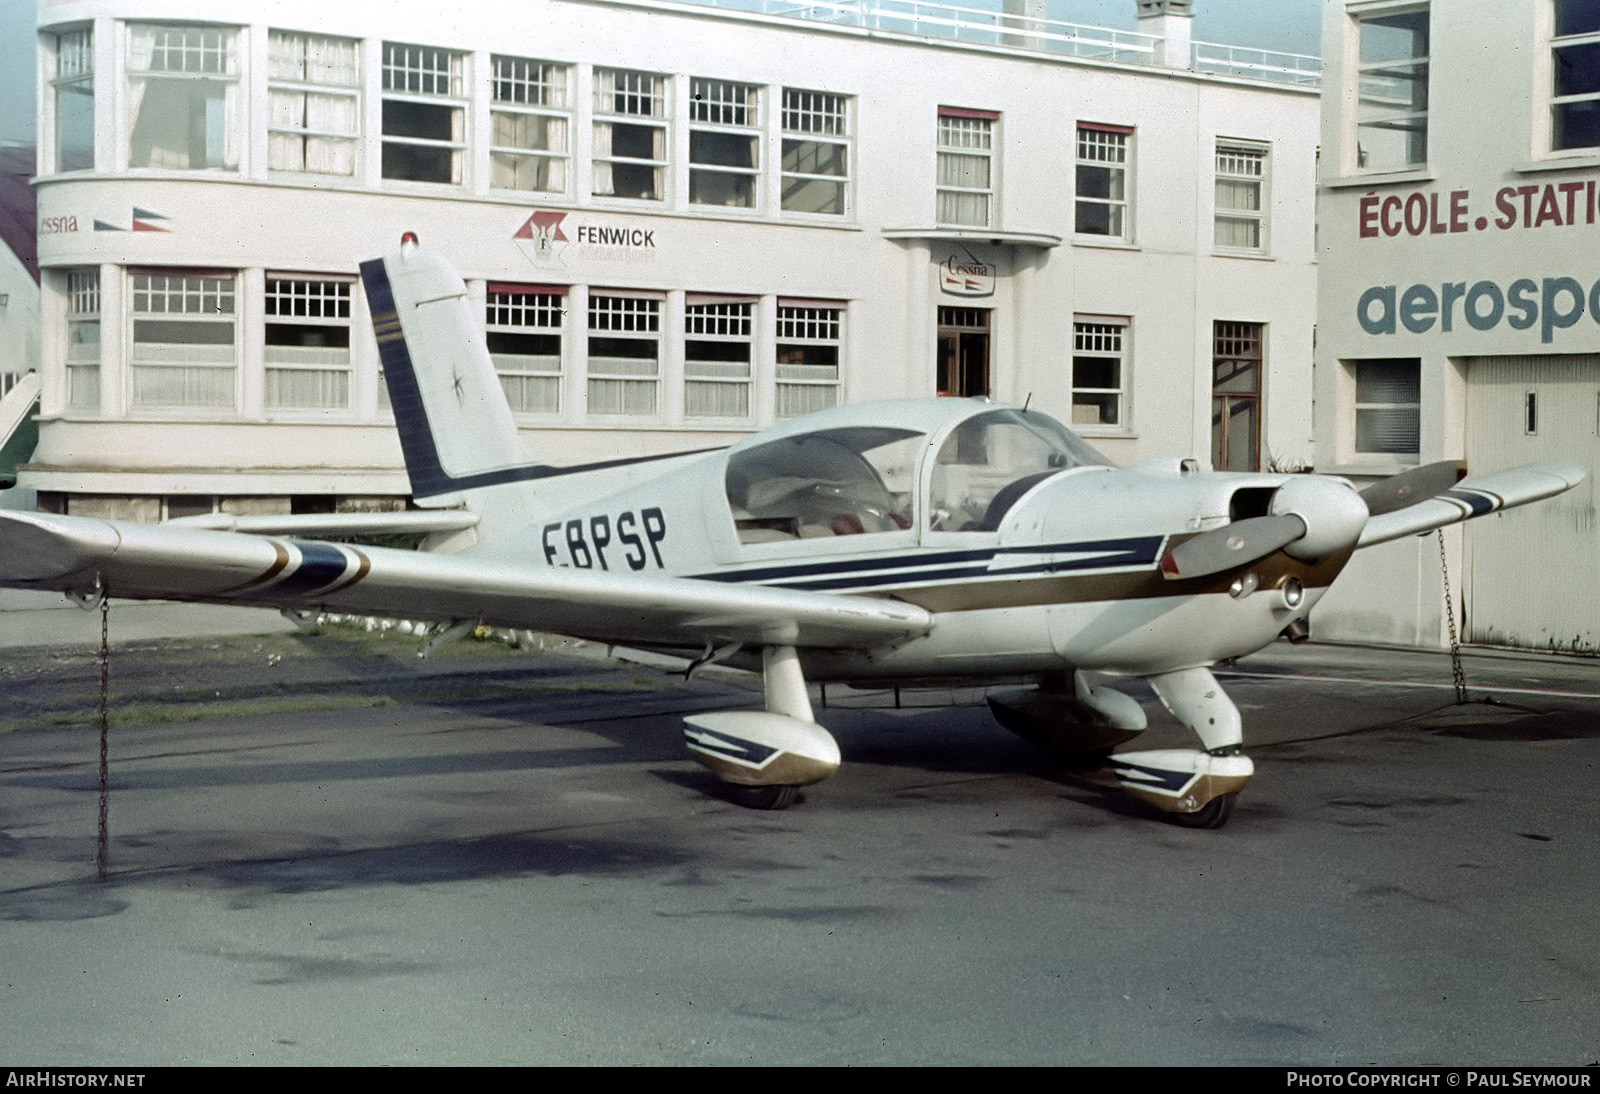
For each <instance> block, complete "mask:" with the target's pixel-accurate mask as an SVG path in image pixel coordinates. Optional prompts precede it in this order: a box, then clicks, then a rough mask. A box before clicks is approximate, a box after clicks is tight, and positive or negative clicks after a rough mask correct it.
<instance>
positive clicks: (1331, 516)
mask: <svg viewBox="0 0 1600 1094" xmlns="http://www.w3.org/2000/svg"><path fill="white" fill-rule="evenodd" d="M1269 512H1271V513H1272V514H1273V515H1274V516H1289V515H1292V516H1297V517H1299V518H1300V519H1301V520H1303V521H1305V525H1306V534H1305V535H1303V536H1301V537H1300V538H1299V539H1297V540H1295V541H1294V542H1293V543H1290V544H1289V545H1288V546H1286V547H1285V548H1284V550H1285V551H1286V552H1288V553H1289V554H1290V555H1293V556H1294V557H1295V558H1298V559H1304V560H1306V561H1308V562H1309V561H1315V560H1316V559H1319V558H1325V557H1326V556H1328V555H1330V554H1332V553H1333V552H1335V551H1339V550H1343V549H1344V548H1346V547H1349V546H1350V545H1352V544H1354V543H1355V542H1356V540H1358V539H1360V538H1361V530H1362V529H1363V528H1365V527H1366V526H1367V506H1366V503H1365V502H1363V501H1362V500H1361V495H1359V494H1357V493H1356V492H1355V491H1354V490H1352V489H1351V488H1350V487H1349V486H1347V485H1346V484H1345V483H1342V482H1339V481H1338V480H1336V479H1328V478H1323V477H1322V476H1320V475H1296V476H1294V477H1293V478H1291V479H1289V481H1287V482H1285V483H1284V484H1283V485H1282V486H1280V487H1278V491H1277V493H1276V494H1274V495H1273V497H1272V505H1271V507H1270V509H1269Z"/></svg>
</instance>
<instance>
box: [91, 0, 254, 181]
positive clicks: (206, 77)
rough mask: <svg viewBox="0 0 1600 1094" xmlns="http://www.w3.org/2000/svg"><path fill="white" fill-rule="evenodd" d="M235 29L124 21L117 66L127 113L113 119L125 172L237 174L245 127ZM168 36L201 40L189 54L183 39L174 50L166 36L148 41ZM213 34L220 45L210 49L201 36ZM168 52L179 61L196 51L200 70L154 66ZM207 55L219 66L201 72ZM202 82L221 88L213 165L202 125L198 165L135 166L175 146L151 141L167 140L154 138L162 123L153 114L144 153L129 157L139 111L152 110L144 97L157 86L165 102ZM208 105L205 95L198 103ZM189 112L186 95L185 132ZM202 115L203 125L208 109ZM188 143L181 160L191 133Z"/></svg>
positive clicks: (237, 29)
mask: <svg viewBox="0 0 1600 1094" xmlns="http://www.w3.org/2000/svg"><path fill="white" fill-rule="evenodd" d="M241 29H242V28H240V27H238V26H236V25H233V24H225V23H202V22H183V21H173V22H163V21H160V20H151V21H139V22H129V23H128V24H127V31H126V34H125V39H126V44H127V52H126V55H125V58H124V65H123V68H124V71H123V92H124V103H123V107H124V109H125V110H126V111H127V117H126V118H125V119H119V122H120V123H121V124H123V126H124V129H123V133H122V140H123V144H122V151H123V153H124V154H125V155H126V157H127V164H128V169H129V170H130V171H183V172H189V171H213V172H226V173H229V174H237V173H238V172H239V169H240V163H241V159H242V157H241V149H242V147H243V145H244V144H245V140H244V124H245V123H244V120H243V117H242V114H243V113H244V110H243V100H244V99H245V98H246V94H245V88H244V84H243V81H242V80H241V77H240V71H241V67H242V61H241V58H240V54H241V52H242V50H241V48H240V41H239V39H240V37H241V33H240V32H241ZM174 32H181V33H183V34H184V35H187V34H189V33H190V32H194V33H197V34H199V35H201V36H202V40H201V41H200V43H199V44H198V45H196V46H194V47H192V50H191V46H190V44H189V43H188V41H187V39H186V38H185V40H183V41H180V42H179V43H177V45H176V47H174V44H173V42H172V41H171V39H170V37H167V38H162V39H161V40H160V41H159V42H158V41H156V40H154V36H155V35H157V34H161V35H170V34H172V33H174ZM147 33H148V34H150V35H152V40H151V42H150V44H149V50H150V55H149V56H148V57H146V58H145V59H144V60H143V62H142V64H141V63H140V62H139V61H138V59H137V58H138V54H139V53H140V52H141V50H142V49H143V48H144V47H143V46H142V45H141V36H142V35H144V34H147ZM213 33H214V34H217V35H218V36H219V37H220V40H219V41H218V43H217V45H216V46H215V47H212V46H211V45H209V44H208V43H206V42H205V41H204V35H206V34H213ZM174 48H176V51H177V53H178V54H179V56H180V57H182V58H184V59H185V61H186V60H187V58H188V56H189V54H190V53H191V51H193V52H196V53H197V54H198V56H199V58H200V60H201V66H200V68H199V69H198V70H195V71H191V70H190V69H189V68H187V67H184V68H178V69H171V68H166V67H161V68H157V67H155V60H156V55H157V54H158V53H159V54H161V55H162V56H163V57H164V58H166V57H169V56H170V55H171V53H172V52H173V51H174ZM213 53H215V54H217V55H219V56H220V63H219V66H218V69H217V70H216V71H208V70H207V68H206V64H205V59H206V58H207V57H208V56H209V55H211V54H213ZM202 81H204V82H206V83H216V84H220V85H222V98H221V102H222V109H221V110H220V111H219V112H218V116H219V118H220V120H221V123H222V132H221V134H220V138H221V139H220V148H219V151H218V153H217V159H216V161H215V162H213V160H212V153H211V139H212V136H213V134H212V132H211V130H210V127H209V124H208V125H206V126H204V127H203V131H204V133H205V144H206V148H205V150H204V151H203V152H202V158H203V160H204V162H202V163H199V164H195V163H192V162H186V163H184V164H181V165H179V164H174V163H157V162H138V163H136V162H135V160H136V159H142V160H145V161H153V160H155V159H157V158H159V157H160V156H161V155H162V154H163V153H173V152H175V151H176V146H171V147H166V148H163V147H161V146H159V145H158V144H157V143H156V142H155V140H154V138H158V137H161V136H163V135H165V136H168V137H170V136H171V135H172V134H171V133H167V134H162V133H160V131H159V127H160V126H161V124H162V122H161V115H160V113H159V112H157V113H155V114H152V115H150V117H151V119H153V120H152V121H151V123H150V124H151V126H152V130H154V131H153V132H150V131H147V136H150V137H151V138H152V142H151V146H150V148H149V149H148V151H147V153H146V155H144V156H142V157H139V156H136V155H135V152H136V150H137V148H138V145H137V144H136V138H137V137H138V135H139V134H140V132H141V129H140V125H139V122H140V119H141V118H143V117H145V113H144V112H145V111H146V110H148V109H150V108H151V107H152V105H153V104H152V103H151V102H150V92H151V91H152V90H154V89H155V88H156V87H163V88H164V89H165V90H164V93H163V95H162V96H159V97H161V98H165V97H166V94H165V92H166V91H176V90H178V89H179V88H181V86H182V85H183V84H185V83H188V84H196V85H197V84H199V83H201V82H202ZM141 82H142V83H143V84H144V85H147V86H144V87H143V89H142V90H136V85H139V84H140V83H141ZM210 101H211V98H210V97H209V96H207V98H206V99H205V100H203V102H204V103H206V104H209V102H210ZM195 108H196V102H195V100H194V98H193V97H192V93H191V97H190V99H189V101H188V102H187V104H186V105H185V109H186V110H187V111H188V114H187V115H186V116H185V124H184V125H183V127H182V128H184V129H185V130H188V129H190V128H191V127H190V126H189V124H188V122H189V121H190V120H192V119H193V117H194V110H195ZM204 114H205V117H206V119H207V121H208V122H209V119H210V110H209V106H206V107H205V108H204ZM166 124H167V128H169V129H170V128H172V126H171V122H170V121H168V122H167V123H166ZM189 141H190V144H191V147H189V148H188V149H186V150H185V152H184V156H185V158H186V159H190V160H192V159H193V156H192V152H193V147H192V134H191V137H190V138H189Z"/></svg>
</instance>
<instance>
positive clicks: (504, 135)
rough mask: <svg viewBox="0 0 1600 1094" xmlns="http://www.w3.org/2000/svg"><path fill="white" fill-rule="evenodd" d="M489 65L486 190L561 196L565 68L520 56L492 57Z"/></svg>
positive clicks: (567, 116) (567, 117)
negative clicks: (532, 192) (533, 192)
mask: <svg viewBox="0 0 1600 1094" xmlns="http://www.w3.org/2000/svg"><path fill="white" fill-rule="evenodd" d="M493 64H494V77H493V79H492V80H491V81H490V84H489V86H490V90H491V95H490V98H491V99H492V100H493V103H494V106H493V109H492V110H491V111H490V114H489V117H490V128H491V136H490V150H489V162H490V168H491V170H490V174H489V179H490V182H489V185H491V186H493V187H494V188H495V189H497V190H533V191H536V192H539V193H546V194H563V193H566V190H567V162H568V159H567V157H568V154H569V153H568V149H569V147H570V145H569V139H570V138H569V134H570V132H571V129H572V118H571V113H570V111H569V109H568V105H567V104H568V98H567V78H568V70H567V66H566V65H556V64H551V63H550V62H548V61H530V60H526V59H524V58H521V57H495V58H494V59H493Z"/></svg>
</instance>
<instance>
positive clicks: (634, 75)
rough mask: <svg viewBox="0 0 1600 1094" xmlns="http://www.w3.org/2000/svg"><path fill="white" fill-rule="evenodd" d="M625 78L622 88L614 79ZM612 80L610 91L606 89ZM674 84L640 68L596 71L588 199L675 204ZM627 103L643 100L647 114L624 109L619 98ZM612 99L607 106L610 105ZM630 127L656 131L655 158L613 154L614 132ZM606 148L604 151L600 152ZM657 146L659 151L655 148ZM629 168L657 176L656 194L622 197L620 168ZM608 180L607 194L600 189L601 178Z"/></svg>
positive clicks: (592, 99) (654, 180)
mask: <svg viewBox="0 0 1600 1094" xmlns="http://www.w3.org/2000/svg"><path fill="white" fill-rule="evenodd" d="M618 76H625V77H628V78H629V80H630V84H629V85H628V86H625V87H623V88H621V89H619V88H618V86H617V81H616V77H618ZM607 80H609V81H610V90H607V89H606V87H605V86H604V84H605V82H606V81H607ZM643 81H650V86H649V90H644V88H643V87H642V86H640V85H641V84H642V82H643ZM672 84H673V81H672V79H671V78H670V77H668V76H666V75H664V74H661V73H657V72H646V71H644V70H642V69H632V68H610V67H601V66H596V67H595V70H594V87H593V93H592V94H591V96H590V98H591V103H590V106H591V108H592V113H591V118H590V123H589V124H590V129H591V136H592V144H591V145H590V149H589V165H590V178H589V194H590V196H591V197H593V198H596V199H599V200H600V201H627V202H632V201H648V202H651V203H653V204H656V205H661V206H665V205H666V204H667V203H668V202H669V201H670V200H671V190H672V119H673V114H672V101H671V95H672V91H671V89H672ZM619 97H621V98H623V99H624V100H625V101H626V100H629V99H635V98H637V99H640V100H641V101H640V105H641V106H643V105H648V107H649V113H638V112H633V111H630V110H626V109H623V108H620V107H619V106H618V105H617V100H618V98H619ZM607 99H609V100H610V101H609V103H608V102H607V101H606V100H607ZM617 126H628V127H630V128H634V129H646V130H653V131H655V133H656V136H655V137H654V138H652V140H651V144H652V146H653V147H652V154H651V155H650V156H649V157H643V156H628V155H618V154H617V153H616V151H615V142H616V127H617ZM602 127H607V129H608V133H607V136H606V138H605V139H604V140H602V139H601V132H602ZM602 146H603V147H604V149H605V150H604V152H602V151H601V149H602ZM655 146H659V147H655ZM618 167H623V168H631V169H634V170H637V169H639V168H645V169H648V170H649V171H651V172H653V175H654V177H653V190H654V192H653V193H650V194H642V193H641V194H619V193H617V192H616V191H617V182H616V173H617V168H618ZM602 177H605V178H607V179H609V182H608V183H606V184H605V185H606V186H607V187H608V188H607V189H604V190H603V189H601V186H602V183H601V179H602Z"/></svg>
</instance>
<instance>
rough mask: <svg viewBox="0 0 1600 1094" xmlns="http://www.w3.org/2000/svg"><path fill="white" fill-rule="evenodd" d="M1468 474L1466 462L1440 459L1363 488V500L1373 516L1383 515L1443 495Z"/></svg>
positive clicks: (1369, 513)
mask: <svg viewBox="0 0 1600 1094" xmlns="http://www.w3.org/2000/svg"><path fill="white" fill-rule="evenodd" d="M1466 475H1467V465H1466V461H1464V460H1440V461H1438V462H1437V463H1430V464H1424V465H1423V466H1421V467H1413V468H1412V469H1411V470H1410V471H1402V472H1401V473H1400V474H1398V475H1391V476H1389V477H1388V478H1387V479H1384V480H1383V481H1382V482H1377V483H1373V484H1372V485H1371V486H1369V487H1367V488H1366V489H1365V490H1363V491H1361V500H1362V501H1364V502H1366V503H1367V513H1368V515H1369V516H1374V517H1377V516H1382V515H1383V514H1384V513H1393V512H1394V511H1395V510H1397V509H1404V508H1406V507H1407V506H1410V505H1415V504H1417V503H1418V502H1419V501H1427V500H1428V499H1429V498H1431V497H1433V496H1434V495H1435V494H1442V493H1444V492H1445V491H1446V490H1448V489H1450V488H1451V487H1452V486H1454V485H1455V484H1456V483H1458V482H1460V481H1461V480H1462V479H1464V478H1466Z"/></svg>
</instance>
